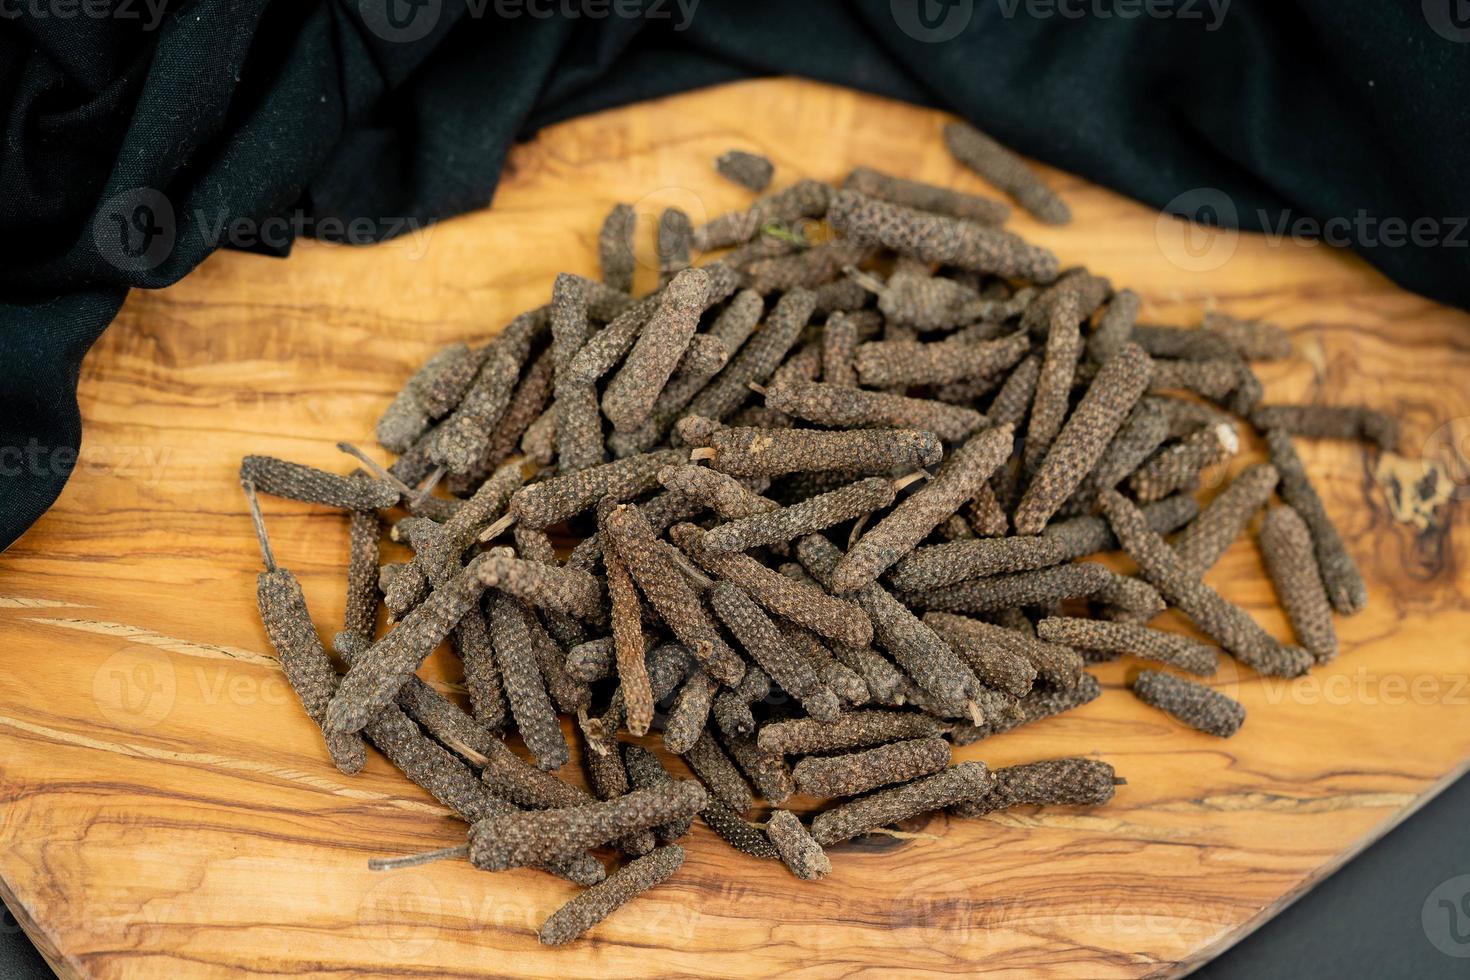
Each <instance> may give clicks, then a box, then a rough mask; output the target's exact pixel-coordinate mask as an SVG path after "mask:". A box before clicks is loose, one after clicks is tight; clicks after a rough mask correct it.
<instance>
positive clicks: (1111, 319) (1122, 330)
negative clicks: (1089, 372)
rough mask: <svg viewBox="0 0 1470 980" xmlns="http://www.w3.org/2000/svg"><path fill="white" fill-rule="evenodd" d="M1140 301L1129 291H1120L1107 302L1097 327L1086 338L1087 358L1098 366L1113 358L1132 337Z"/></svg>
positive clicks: (1140, 304) (1136, 295) (1137, 296)
mask: <svg viewBox="0 0 1470 980" xmlns="http://www.w3.org/2000/svg"><path fill="white" fill-rule="evenodd" d="M1142 305H1143V303H1142V299H1141V298H1140V297H1139V295H1138V294H1137V293H1135V292H1134V291H1133V290H1131V289H1120V290H1118V291H1117V292H1116V293H1114V294H1113V298H1112V299H1111V300H1109V301H1108V305H1107V307H1106V308H1105V309H1104V310H1103V314H1102V316H1101V317H1099V318H1098V321H1097V326H1096V328H1094V329H1093V331H1092V334H1091V336H1089V337H1088V338H1087V356H1088V357H1089V358H1091V359H1092V360H1093V361H1095V362H1097V363H1098V364H1104V363H1106V362H1107V361H1108V359H1109V358H1111V357H1113V356H1114V355H1115V354H1117V353H1118V352H1119V351H1120V350H1122V349H1123V345H1124V344H1126V343H1128V341H1129V339H1130V338H1131V337H1132V336H1133V327H1134V324H1136V323H1137V322H1138V311H1139V308H1140V307H1141V306H1142Z"/></svg>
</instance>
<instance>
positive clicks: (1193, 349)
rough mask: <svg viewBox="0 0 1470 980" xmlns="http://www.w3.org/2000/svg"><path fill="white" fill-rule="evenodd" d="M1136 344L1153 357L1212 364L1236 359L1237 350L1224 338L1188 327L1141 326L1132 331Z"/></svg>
mask: <svg viewBox="0 0 1470 980" xmlns="http://www.w3.org/2000/svg"><path fill="white" fill-rule="evenodd" d="M1133 341H1134V343H1136V344H1138V345H1139V346H1140V347H1142V348H1143V349H1144V350H1146V351H1148V352H1149V353H1150V354H1151V355H1153V356H1154V357H1161V358H1171V359H1172V358H1177V359H1181V360H1186V361H1213V360H1226V359H1229V358H1232V357H1234V356H1235V348H1234V347H1232V346H1231V345H1230V343H1229V342H1228V341H1227V340H1226V339H1225V338H1224V337H1221V336H1219V335H1218V334H1214V333H1210V332H1209V331H1207V330H1194V329H1190V328H1187V327H1156V326H1144V325H1139V326H1137V327H1134V328H1133Z"/></svg>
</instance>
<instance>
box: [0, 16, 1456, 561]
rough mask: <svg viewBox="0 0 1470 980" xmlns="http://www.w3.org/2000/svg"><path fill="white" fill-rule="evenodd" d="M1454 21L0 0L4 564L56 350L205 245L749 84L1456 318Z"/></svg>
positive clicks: (50, 398)
mask: <svg viewBox="0 0 1470 980" xmlns="http://www.w3.org/2000/svg"><path fill="white" fill-rule="evenodd" d="M1462 7H1463V4H1462V3H1461V2H1460V0H1423V2H1422V3H1421V2H1418V0H1414V2H1405V3H1381V2H1371V0H1272V2H1270V3H1264V2H1260V3H1253V4H1250V5H1247V4H1246V3H1245V2H1238V3H1231V2H1230V0H861V2H850V3H842V2H838V0H683V2H682V3H681V2H679V0H317V2H310V0H192V2H188V0H184V2H168V0H0V109H3V113H4V116H3V124H4V130H3V134H0V355H3V360H0V547H3V546H8V545H9V544H10V543H11V542H12V541H13V540H14V539H15V538H16V537H17V536H18V535H19V534H20V533H21V532H22V531H24V530H25V528H26V527H28V526H29V525H30V524H31V523H32V522H34V521H35V520H36V518H37V517H39V516H40V514H41V513H42V512H43V511H44V510H45V508H46V507H48V506H50V504H51V502H52V501H53V500H54V499H55V498H56V495H57V494H58V493H59V492H60V490H61V487H62V486H63V484H64V483H65V481H66V478H67V476H68V475H69V473H70V468H71V465H72V463H73V462H74V461H75V459H76V453H77V449H78V446H79V440H80V438H81V427H80V420H79V416H78V412H77V406H76V397H75V395H76V380H77V375H78V371H79V367H80V363H81V359H82V357H83V355H84V354H85V353H86V351H87V349H88V348H89V347H90V345H91V344H92V342H93V341H94V340H96V338H97V337H98V335H99V334H100V333H101V332H102V331H103V330H104V329H105V328H106V326H107V324H108V323H109V322H110V320H111V319H112V318H113V316H114V315H115V314H116V312H117V310H118V308H119V306H120V305H121V303H122V300H123V297H124V296H125V295H126V293H127V291H128V289H130V288H134V287H143V288H155V287H159V286H164V285H168V284H169V283H172V282H174V281H176V280H178V279H179V278H180V277H182V276H184V275H186V274H187V273H188V272H189V271H190V270H191V269H193V268H194V267H195V266H196V265H197V264H198V263H199V262H200V261H202V260H203V259H204V257H205V256H206V255H208V254H209V253H210V252H211V251H213V250H214V249H215V248H219V247H235V248H249V249H253V250H258V251H265V252H271V253H277V254H284V253H285V252H287V251H289V248H290V242H291V240H292V238H294V237H296V236H298V235H302V234H305V235H310V236H317V237H323V238H330V239H335V240H342V241H366V240H373V239H377V238H381V237H386V236H390V235H393V234H397V233H400V232H402V231H404V230H406V229H407V228H409V227H412V225H411V224H410V223H411V222H416V223H418V224H419V225H421V224H423V223H426V222H429V221H433V220H436V219H439V218H443V217H447V216H449V215H453V214H457V213H460V212H463V211H466V210H470V209H473V208H480V207H485V206H487V205H488V204H490V202H491V197H492V195H493V192H494V189H495V184H496V179H497V175H498V174H499V172H500V167H501V163H502V161H503V160H504V157H505V153H506V149H507V147H508V146H509V145H510V144H511V142H512V141H513V140H515V139H517V138H524V137H525V136H528V135H529V134H531V133H533V132H534V131H535V130H536V129H537V128H538V127H541V126H544V125H546V124H549V123H552V122H556V121H559V120H563V119H567V118H570V117H573V116H576V115H579V114H581V113H585V112H589V111H593V110H596V109H602V108H606V107H609V106H614V105H620V104H624V103H628V102H632V101H637V100H640V99H646V98H651V97H654V96H659V95H665V94H668V93H671V92H676V91H681V90H687V89H691V88H697V87H700V86H706V85H711V84H716V83H719V82H724V81H729V80H732V79H737V78H743V77H749V76H753V75H769V74H795V75H803V76H807V77H811V78H816V79H820V80H824V81H828V82H834V83H838V84H843V85H849V86H853V87H855V88H859V89H863V90H866V91H870V92H876V93H879V94H882V95H887V96H891V97H894V98H898V99H904V100H908V101H912V102H917V103H922V104H928V105H935V106H940V107H943V108H945V109H949V110H952V111H954V112H956V113H959V114H960V115H962V116H964V117H966V118H968V119H970V120H972V121H974V122H975V123H976V124H977V125H979V126H980V127H981V128H983V129H985V130H987V131H988V132H990V133H992V134H993V135H995V136H996V137H997V138H999V139H1001V140H1002V141H1003V142H1006V143H1008V144H1009V145H1011V146H1013V147H1015V148H1016V149H1018V150H1020V151H1022V152H1023V153H1026V154H1029V155H1033V156H1036V157H1038V158H1040V159H1043V160H1046V161H1047V162H1049V163H1052V164H1055V165H1057V166H1059V167H1062V168H1064V169H1066V170H1069V171H1073V172H1075V173H1078V174H1081V175H1083V176H1085V177H1087V178H1089V179H1091V180H1093V181H1096V182H1098V183H1101V184H1103V185H1106V186H1108V187H1112V188H1115V189H1117V190H1119V191H1121V192H1123V193H1125V194H1128V195H1130V196H1132V197H1135V198H1138V199H1140V200H1143V201H1145V202H1147V203H1149V204H1152V205H1155V206H1159V207H1164V208H1168V209H1170V210H1173V211H1175V212H1178V213H1184V214H1187V215H1189V216H1191V217H1198V218H1201V219H1203V220H1207V221H1215V222H1218V223H1220V224H1223V225H1231V224H1236V223H1238V224H1239V226H1240V227H1243V228H1249V229H1264V230H1267V231H1270V232H1272V233H1275V234H1280V233H1282V232H1283V231H1285V232H1293V233H1297V234H1301V233H1312V232H1313V231H1314V230H1320V231H1321V232H1322V233H1323V234H1324V236H1325V239H1326V240H1327V241H1328V242H1330V243H1332V244H1340V245H1345V246H1347V247H1351V248H1354V249H1356V250H1358V251H1359V252H1361V253H1362V254H1363V255H1364V256H1365V257H1366V258H1367V259H1368V260H1369V261H1370V262H1372V263H1374V264H1375V265H1376V266H1378V267H1379V268H1380V269H1382V270H1383V271H1384V272H1385V273H1386V274H1387V275H1389V276H1390V277H1391V278H1393V279H1394V280H1396V281H1398V282H1399V283H1401V284H1403V285H1404V286H1406V287H1408V288H1410V289H1413V290H1416V291H1418V292H1421V293H1424V294H1426V295H1428V296H1431V297H1434V298H1436V299H1440V300H1444V301H1447V302H1450V303H1454V304H1457V305H1460V306H1470V275H1467V272H1470V267H1467V261H1466V259H1467V256H1470V248H1467V245H1470V232H1467V231H1466V229H1465V227H1464V217H1463V216H1465V215H1470V182H1467V181H1466V180H1465V179H1464V176H1463V175H1464V172H1465V169H1466V167H1465V165H1466V163H1467V159H1470V154H1467V152H1466V151H1467V146H1470V127H1467V126H1465V124H1464V121H1463V120H1464V109H1463V106H1464V104H1465V97H1466V92H1467V91H1470V43H1467V42H1470V19H1466V18H1465V17H1464V16H1463V11H1462ZM1457 18H1458V19H1457ZM271 219H274V220H271ZM354 219H357V220H356V221H355V222H354ZM363 219H366V220H363ZM1332 219H1336V220H1335V221H1334V220H1332ZM242 222H243V224H242Z"/></svg>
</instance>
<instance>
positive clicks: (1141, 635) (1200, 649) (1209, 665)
mask: <svg viewBox="0 0 1470 980" xmlns="http://www.w3.org/2000/svg"><path fill="white" fill-rule="evenodd" d="M1036 635H1037V636H1039V637H1041V638H1042V639H1043V640H1051V641H1053V642H1055V643H1065V644H1067V645H1068V646H1073V647H1084V648H1086V649H1088V650H1096V651H1100V652H1103V653H1126V654H1132V655H1133V656H1135V657H1141V658H1143V659H1144V660H1153V661H1157V662H1158V663H1161V664H1168V665H1170V666H1171V667H1178V668H1179V669H1180V670H1187V671H1189V672H1190V673H1191V674H1199V675H1201V676H1206V677H1207V676H1209V675H1210V674H1213V673H1214V672H1215V667H1216V665H1217V664H1218V662H1219V657H1218V656H1217V654H1216V652H1215V648H1214V647H1212V646H1208V645H1207V644H1204V643H1200V642H1199V641H1198V640H1192V639H1190V638H1189V637H1187V636H1184V635H1182V634H1179V633H1166V632H1164V631H1163V630H1156V629H1149V628H1148V627H1147V626H1141V625H1139V624H1137V623H1116V622H1107V621H1104V620H1098V619H1073V618H1069V617H1060V616H1053V617H1050V618H1047V619H1043V620H1042V621H1041V622H1039V623H1037V624H1036Z"/></svg>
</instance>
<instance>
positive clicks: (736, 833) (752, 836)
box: [699, 799, 781, 861]
mask: <svg viewBox="0 0 1470 980" xmlns="http://www.w3.org/2000/svg"><path fill="white" fill-rule="evenodd" d="M699 816H700V817H701V818H702V819H703V820H704V822H705V823H706V824H708V825H709V828H710V829H711V830H713V831H714V832H715V833H716V834H718V835H719V836H720V839H721V840H723V841H724V842H725V843H726V844H729V845H730V846H731V847H733V848H735V850H737V851H739V852H740V853H742V854H746V855H749V856H750V857H753V858H761V859H763V860H770V861H779V860H781V855H780V852H778V851H777V850H776V845H775V844H772V843H771V839H770V838H769V837H767V836H766V832H765V831H764V830H762V829H761V828H760V827H757V826H756V825H755V824H753V823H751V822H750V821H748V820H746V819H745V818H744V817H742V816H741V815H740V814H739V813H736V812H735V811H734V810H732V809H730V807H728V806H726V805H725V804H723V803H721V802H720V801H719V800H716V799H711V800H710V801H709V804H708V805H706V806H705V808H704V809H703V810H700V811H699Z"/></svg>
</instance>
